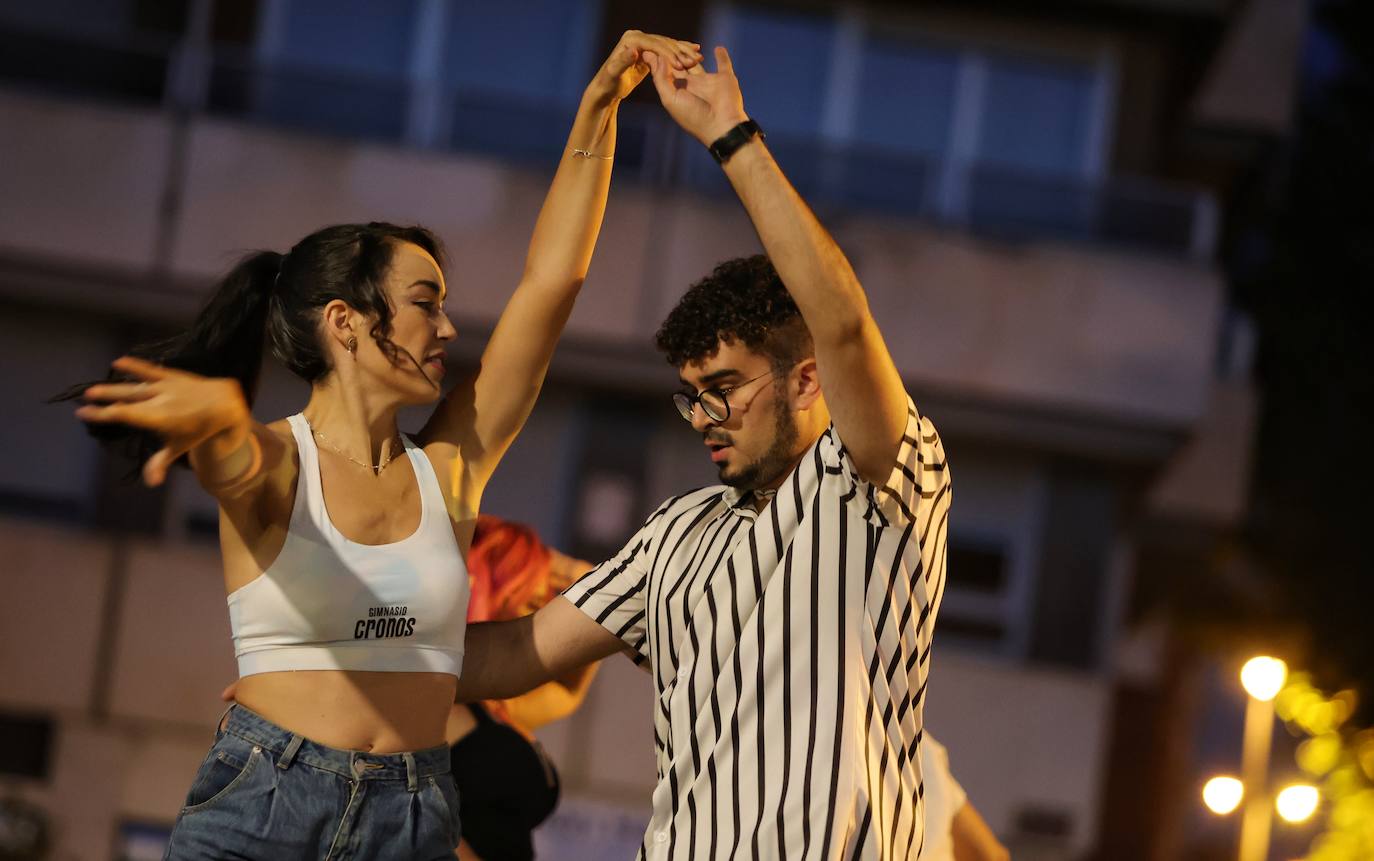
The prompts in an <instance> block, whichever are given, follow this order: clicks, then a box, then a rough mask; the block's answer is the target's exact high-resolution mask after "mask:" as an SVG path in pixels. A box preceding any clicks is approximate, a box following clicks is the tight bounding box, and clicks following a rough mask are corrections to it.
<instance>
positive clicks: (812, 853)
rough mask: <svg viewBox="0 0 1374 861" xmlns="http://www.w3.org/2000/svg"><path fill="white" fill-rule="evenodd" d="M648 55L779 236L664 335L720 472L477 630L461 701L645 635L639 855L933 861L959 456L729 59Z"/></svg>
mask: <svg viewBox="0 0 1374 861" xmlns="http://www.w3.org/2000/svg"><path fill="white" fill-rule="evenodd" d="M647 59H648V60H649V62H650V66H651V68H652V71H653V78H654V84H655V86H656V88H657V90H658V93H659V97H660V99H661V100H662V102H663V104H664V107H665V108H666V109H667V111H668V113H669V114H670V115H672V117H673V119H674V120H676V121H677V122H678V124H679V125H681V126H682V128H683V129H685V130H686V131H687V132H688V133H690V134H691V135H692V136H693V137H695V138H696V139H697V140H699V141H701V142H702V144H704V145H706V146H708V147H709V148H710V150H711V152H712V154H713V155H715V157H716V159H717V160H718V161H719V162H720V163H721V165H722V167H723V169H724V171H725V174H726V176H727V177H728V178H729V180H730V183H731V185H732V186H733V187H734V189H735V191H736V193H737V194H738V195H739V198H740V200H741V201H742V202H743V204H744V207H745V209H746V210H747V212H748V214H749V217H750V218H751V219H752V221H753V224H754V227H755V229H756V230H757V231H758V235H759V238H760V239H761V240H762V243H763V247H764V250H765V251H766V252H767V256H762V255H760V256H757V257H751V258H744V259H738V260H731V261H727V262H725V263H722V264H720V265H719V266H718V267H716V269H715V271H714V272H712V273H711V274H710V275H709V276H707V277H706V278H705V279H703V280H702V281H701V282H699V283H698V284H696V285H694V286H693V287H692V288H691V289H690V290H688V291H687V293H686V294H685V295H684V296H683V297H682V299H681V301H680V302H679V303H678V305H677V307H676V308H674V309H673V311H672V312H671V313H670V314H669V316H668V318H667V320H666V321H665V322H664V324H663V326H662V328H661V329H660V331H659V333H658V338H657V340H658V346H659V347H660V349H662V350H663V351H664V352H665V354H666V356H667V358H668V361H669V362H670V363H672V364H673V365H675V366H676V367H677V369H678V372H679V376H680V379H681V382H682V385H683V390H682V391H680V392H678V393H677V394H676V395H674V400H675V402H676V404H677V407H678V410H679V412H680V413H681V414H682V417H683V418H684V419H686V420H687V421H689V422H690V423H691V425H692V428H693V429H694V430H696V431H697V432H698V433H700V434H701V436H702V439H703V441H704V442H705V445H706V447H707V449H708V451H709V454H710V458H711V460H712V461H713V462H714V463H715V465H716V467H717V469H718V470H719V473H720V480H721V482H722V486H716V487H708V488H703V489H700V490H694V491H690V492H688V493H685V494H683V495H682V496H678V497H676V498H674V499H670V500H668V501H667V502H665V503H663V505H661V506H660V507H659V508H658V510H657V511H655V512H654V513H653V515H652V516H651V517H650V518H649V519H648V521H647V522H646V523H645V524H644V526H643V528H642V529H640V531H639V532H638V533H637V534H636V535H635V536H634V537H633V538H632V539H630V541H629V542H628V543H627V544H626V545H625V547H624V549H623V550H622V551H621V552H620V553H619V554H617V555H616V556H615V557H614V558H612V559H610V560H608V561H607V562H604V563H603V564H601V565H600V566H599V567H597V568H595V569H593V570H592V571H591V572H590V573H588V574H587V575H586V576H585V577H583V578H582V579H581V580H579V581H578V582H577V583H575V584H574V585H573V586H571V587H570V588H569V589H568V590H567V591H566V592H565V593H564V595H563V597H561V598H559V599H555V600H554V601H553V602H551V603H550V604H549V605H547V606H546V607H544V608H543V609H541V610H540V611H539V612H538V613H536V614H534V615H533V616H528V617H525V618H524V619H521V620H517V621H513V622H502V623H492V624H486V625H474V626H471V627H470V628H469V630H468V636H467V655H468V657H467V664H466V667H467V668H468V669H467V672H466V673H465V674H464V676H463V678H462V679H461V680H460V682H459V697H460V698H477V697H507V696H511V695H514V694H516V693H519V692H521V691H524V690H527V689H529V688H532V687H534V686H535V685H537V684H539V683H541V682H544V681H547V680H548V679H550V678H552V677H554V676H558V675H561V674H563V673H566V672H567V671H568V670H570V669H572V668H574V667H576V666H579V665H581V664H584V663H587V662H589V661H593V660H596V659H599V658H602V657H605V656H606V655H609V654H611V653H613V652H615V651H617V650H620V649H624V648H626V647H628V648H629V649H630V650H632V652H633V654H634V655H635V656H636V661H637V662H638V663H640V664H641V665H642V666H644V667H645V668H646V669H648V670H649V672H650V673H651V674H652V675H653V678H654V685H655V691H656V693H657V699H656V701H655V705H654V739H655V745H656V748H657V760H658V784H657V786H656V787H655V789H654V793H653V815H652V818H651V820H650V822H649V828H648V831H647V832H646V834H645V838H644V843H643V846H642V848H641V851H640V856H641V857H643V858H648V859H696V858H728V857H735V856H737V855H742V856H746V857H756V858H757V857H765V858H786V859H792V858H824V859H829V858H841V857H843V858H881V859H896V858H902V859H911V858H919V857H920V853H921V846H922V843H923V839H924V833H923V807H922V794H923V789H922V783H921V768H920V757H919V752H920V745H921V739H922V733H923V729H922V702H923V699H924V695H925V690H926V673H927V668H928V662H929V658H930V645H931V632H932V628H933V626H934V622H935V614H936V610H937V608H938V606H939V603H940V596H941V593H942V591H943V586H944V571H945V536H946V524H947V519H948V513H949V505H950V490H949V488H950V485H949V473H948V470H947V469H946V467H945V455H944V451H943V448H942V446H941V444H940V440H939V437H938V436H937V434H936V432H935V429H934V428H933V427H932V426H931V424H930V422H929V421H928V420H926V419H925V418H923V417H922V416H921V415H920V414H919V413H918V412H917V411H916V408H915V406H914V405H913V404H912V401H911V398H910V397H909V396H908V395H907V393H906V392H905V390H904V388H903V385H902V381H901V378H900V376H899V375H898V372H897V369H896V367H895V366H894V364H893V362H892V358H891V356H890V355H889V353H888V350H887V347H886V345H885V344H884V342H883V338H882V335H881V334H880V332H879V331H878V326H877V324H876V323H875V322H874V320H873V318H872V316H871V315H870V313H869V310H868V303H867V301H866V299H865V297H864V293H863V289H862V287H861V286H860V284H859V282H858V279H857V278H856V277H855V275H854V271H853V269H852V268H851V267H850V265H849V262H848V260H846V259H845V256H844V254H843V253H842V252H841V251H840V249H839V248H838V246H836V244H835V242H834V240H833V239H832V238H831V237H830V236H829V234H828V233H826V231H825V229H824V228H822V227H821V225H820V223H819V222H818V221H817V220H816V218H815V216H814V215H813V214H812V212H811V210H810V209H809V208H808V207H807V205H806V204H805V202H804V201H802V199H801V198H800V197H799V196H798V195H797V193H796V191H795V190H794V189H793V188H792V186H791V185H790V184H789V183H788V181H787V179H786V177H784V175H783V173H782V171H781V170H780V169H779V167H778V165H777V163H776V162H775V161H774V160H773V157H772V155H771V154H770V153H769V151H768V149H767V148H766V146H765V145H764V142H763V135H762V133H761V131H760V129H759V127H758V125H757V124H755V123H754V122H752V121H751V120H750V119H749V118H748V115H747V114H746V113H745V111H744V103H743V97H742V96H741V93H740V89H739V82H738V81H737V79H736V77H735V74H734V70H733V67H732V66H731V63H730V58H729V55H728V54H727V53H726V51H725V50H724V49H723V48H717V49H716V61H717V70H716V71H715V72H714V73H708V72H706V71H705V70H703V69H701V68H699V67H697V68H693V69H691V70H690V71H687V72H680V71H676V70H674V69H672V68H671V67H670V66H669V65H668V64H667V63H665V62H663V61H662V60H660V59H658V58H655V57H652V56H649V57H647Z"/></svg>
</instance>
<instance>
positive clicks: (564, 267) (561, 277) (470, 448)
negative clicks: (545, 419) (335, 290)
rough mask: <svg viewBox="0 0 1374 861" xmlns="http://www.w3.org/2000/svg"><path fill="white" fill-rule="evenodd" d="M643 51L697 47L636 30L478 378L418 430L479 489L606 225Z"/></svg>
mask: <svg viewBox="0 0 1374 861" xmlns="http://www.w3.org/2000/svg"><path fill="white" fill-rule="evenodd" d="M647 56H661V57H662V58H663V62H664V63H666V64H668V65H670V66H676V67H677V68H682V67H684V66H689V65H691V64H692V63H695V62H696V61H697V59H698V58H699V55H698V54H697V48H696V46H695V45H693V44H692V43H689V42H680V41H677V40H675V39H668V38H665V37H662V36H653V35H649V34H646V33H640V32H639V31H637V30H631V31H629V32H627V33H626V34H625V35H624V36H622V37H621V39H620V42H619V44H617V45H616V47H615V50H614V51H612V52H611V55H610V57H609V58H607V60H606V62H605V63H604V64H602V66H601V68H600V69H599V70H598V71H597V73H596V76H595V77H594V78H593V79H592V82H591V83H590V84H588V85H587V89H586V91H585V93H584V94H583V96H582V102H581V104H580V106H579V107H578V110H577V116H576V118H575V119H574V120H573V127H572V132H571V133H570V134H569V136H568V143H567V147H566V148H565V149H564V151H563V157H562V160H561V161H560V162H559V165H558V171H557V173H556V174H555V175H554V179H553V184H552V185H551V186H550V188H549V193H548V196H547V197H546V198H545V199H544V205H543V208H542V209H541V210H540V212H539V218H538V220H537V221H536V222H535V226H534V235H533V237H532V238H531V239H530V247H529V253H528V256H527V257H526V260H525V270H524V274H523V275H522V276H521V278H520V283H519V284H518V285H517V287H516V288H515V292H514V294H512V296H511V298H510V301H509V302H508V303H507V304H506V308H505V311H503V312H502V314H501V318H500V320H499V321H498V322H497V324H496V329H495V330H494V331H493V332H492V335H491V339H490V341H488V343H487V347H486V350H485V352H484V353H483V354H482V360H481V367H480V369H479V371H478V374H477V376H476V378H475V380H473V381H471V382H468V383H464V384H460V385H459V386H458V387H457V388H456V389H454V391H453V392H452V393H450V394H449V396H448V397H447V398H446V399H445V401H444V402H443V403H442V404H441V405H440V406H439V408H438V409H437V410H436V411H435V413H434V416H433V417H432V418H431V419H430V421H429V423H428V424H427V425H426V426H425V428H424V430H423V431H422V433H421V439H422V440H423V441H424V443H425V444H426V446H429V445H431V444H438V445H441V446H446V447H448V449H447V451H445V450H443V449H441V450H440V451H439V454H440V455H441V456H443V455H445V454H447V455H448V456H449V458H452V459H461V463H462V465H463V469H464V474H465V480H466V481H468V482H470V483H471V484H472V486H474V487H475V488H477V489H479V490H480V488H481V487H482V486H483V485H484V484H485V482H486V479H487V477H489V476H490V475H491V473H492V471H493V470H494V469H495V468H496V465H497V463H498V462H499V461H500V459H501V455H502V454H504V453H505V450H506V448H507V447H508V446H509V445H510V443H511V441H512V440H513V439H514V438H515V435H516V434H517V433H518V432H519V430H520V428H521V426H522V425H523V424H524V422H525V419H526V418H527V417H528V416H529V413H530V410H531V409H532V408H533V406H534V401H535V398H536V397H537V396H538V394H539V389H540V386H541V385H542V384H543V381H544V374H545V372H546V371H547V370H548V366H549V361H550V360H551V359H552V357H553V351H554V347H555V345H556V344H557V341H558V337H559V335H560V334H561V333H562V331H563V326H564V324H565V323H567V320H568V315H569V314H571V313H572V307H573V302H574V300H575V299H576V298H577V293H578V290H579V289H580V288H581V286H582V281H583V279H584V278H585V277H586V274H587V268H588V267H589V266H590V265H591V259H592V250H593V248H594V247H595V245H596V238H597V235H598V233H599V232H600V230H601V218H602V215H603V213H604V212H605V209H606V194H607V190H608V188H609V186H610V181H611V164H612V161H611V156H613V155H614V153H615V137H616V112H617V109H618V107H619V105H620V102H621V100H622V99H624V98H625V97H626V96H627V95H629V93H630V92H631V91H632V90H633V89H634V88H635V87H636V86H637V85H638V84H639V82H640V81H641V80H643V79H644V77H645V75H646V74H647V73H648V66H647V65H645V63H644V60H645V58H646V57H647Z"/></svg>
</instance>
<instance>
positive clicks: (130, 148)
mask: <svg viewBox="0 0 1374 861" xmlns="http://www.w3.org/2000/svg"><path fill="white" fill-rule="evenodd" d="M0 117H3V118H4V119H3V121H0V154H3V155H0V201H5V204H4V205H0V250H3V249H9V250H12V251H18V252H21V253H23V254H24V255H26V256H38V257H52V258H55V259H60V260H62V261H63V262H64V263H86V264H108V265H112V266H114V267H116V268H120V269H146V268H148V267H149V266H151V265H152V262H153V252H154V245H155V242H156V238H157V211H158V201H159V198H160V196H161V194H162V190H163V182H164V177H165V172H166V170H167V165H168V139H169V135H170V128H169V126H168V124H167V122H166V121H165V120H164V119H163V117H162V115H160V114H158V113H155V112H152V111H148V110H142V109H133V108H129V107H105V106H95V105H91V104H87V103H80V102H66V101H62V100H58V99H51V98H44V97H42V96H28V95H20V94H18V93H12V92H7V91H0ZM16 201H21V202H22V205H14V204H15V202H16Z"/></svg>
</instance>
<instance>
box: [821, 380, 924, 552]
mask: <svg viewBox="0 0 1374 861" xmlns="http://www.w3.org/2000/svg"><path fill="white" fill-rule="evenodd" d="M906 409H907V414H906V426H905V427H904V428H903V430H902V440H901V443H900V445H899V446H898V448H897V456H896V458H895V459H894V460H893V462H892V468H891V469H890V470H889V471H888V474H887V477H886V479H885V480H884V481H883V482H882V484H880V485H877V484H873V483H872V482H870V481H868V480H867V479H865V478H864V477H863V476H862V475H860V474H859V469H858V467H857V466H855V464H854V461H853V459H852V458H851V457H850V455H849V451H848V450H847V449H846V448H845V446H844V441H843V440H841V439H840V434H839V431H838V429H836V427H835V426H834V425H833V424H832V425H831V426H830V428H829V430H827V431H826V433H827V435H828V436H829V437H830V445H828V446H823V448H822V456H823V458H824V460H825V461H826V467H827V470H828V471H829V472H832V473H835V474H838V475H839V476H840V477H841V478H842V480H843V481H844V482H845V485H846V493H845V499H846V502H847V503H848V504H849V505H851V506H858V507H859V510H860V513H861V514H862V516H863V517H864V519H865V520H867V521H869V522H870V523H872V524H874V525H875V526H880V527H889V526H896V527H900V528H905V527H906V526H907V525H908V524H910V523H912V522H916V523H917V524H918V525H919V526H921V527H922V532H924V531H925V529H924V527H925V526H927V525H928V523H929V521H930V520H931V519H932V517H936V516H938V512H940V511H942V510H945V509H947V507H948V505H949V469H948V467H947V466H946V464H945V449H944V445H943V444H942V443H941V442H940V435H939V433H938V432H936V430H935V425H933V424H932V423H931V421H930V420H929V419H927V418H926V417H924V416H922V415H921V414H920V413H919V412H917V411H916V404H915V403H913V402H912V400H911V397H910V396H909V395H908V396H907V399H906Z"/></svg>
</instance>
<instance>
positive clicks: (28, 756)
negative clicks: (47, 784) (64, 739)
mask: <svg viewBox="0 0 1374 861" xmlns="http://www.w3.org/2000/svg"><path fill="white" fill-rule="evenodd" d="M0 738H3V739H4V740H5V743H4V744H0V774H6V775H13V776H15V777H31V778H35V779H37V780H44V779H46V778H47V777H48V771H49V769H50V768H51V759H52V740H53V724H52V720H51V719H49V718H47V717H34V716H31V715H15V714H5V713H0Z"/></svg>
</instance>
